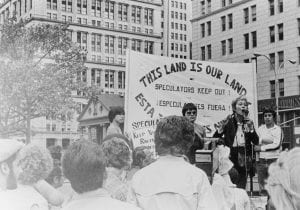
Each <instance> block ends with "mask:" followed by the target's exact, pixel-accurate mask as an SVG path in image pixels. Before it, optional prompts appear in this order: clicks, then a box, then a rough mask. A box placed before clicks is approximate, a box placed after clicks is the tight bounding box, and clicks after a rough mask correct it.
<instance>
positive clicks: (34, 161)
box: [13, 144, 53, 185]
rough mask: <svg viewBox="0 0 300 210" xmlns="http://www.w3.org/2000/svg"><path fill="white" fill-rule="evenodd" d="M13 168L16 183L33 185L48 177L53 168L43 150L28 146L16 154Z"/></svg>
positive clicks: (49, 158) (45, 151)
mask: <svg viewBox="0 0 300 210" xmlns="http://www.w3.org/2000/svg"><path fill="white" fill-rule="evenodd" d="M13 167H14V172H15V174H16V178H17V182H18V183H20V184H22V185H34V184H35V183H37V182H38V181H40V180H43V179H45V178H47V177H48V175H49V173H50V172H51V170H52V167H53V160H52V157H51V155H50V153H49V151H48V150H46V149H45V148H41V147H39V146H37V145H33V144H28V145H26V146H25V147H23V148H22V149H21V150H20V151H19V153H18V154H17V157H16V160H15V161H14V163H13Z"/></svg>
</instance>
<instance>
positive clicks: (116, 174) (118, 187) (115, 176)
mask: <svg viewBox="0 0 300 210" xmlns="http://www.w3.org/2000/svg"><path fill="white" fill-rule="evenodd" d="M124 174H125V175H126V173H125V171H124V170H120V169H117V168H113V167H107V168H106V175H107V178H106V180H105V181H104V183H103V188H105V189H106V190H107V191H108V192H109V193H110V194H111V197H112V198H115V199H118V200H120V201H126V199H127V195H128V190H129V186H128V184H127V182H126V180H125V177H126V176H124Z"/></svg>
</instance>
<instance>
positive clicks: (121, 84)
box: [118, 71, 125, 89]
mask: <svg viewBox="0 0 300 210" xmlns="http://www.w3.org/2000/svg"><path fill="white" fill-rule="evenodd" d="M118 88H119V89H125V72H124V71H119V72H118Z"/></svg>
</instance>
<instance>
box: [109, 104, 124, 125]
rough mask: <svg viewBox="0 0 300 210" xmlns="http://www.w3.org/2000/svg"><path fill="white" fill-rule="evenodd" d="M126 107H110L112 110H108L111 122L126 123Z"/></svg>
mask: <svg viewBox="0 0 300 210" xmlns="http://www.w3.org/2000/svg"><path fill="white" fill-rule="evenodd" d="M124 115H125V112H124V109H123V108H122V107H119V106H117V107H110V110H109V112H108V119H109V122H111V123H112V122H116V123H118V124H122V123H124Z"/></svg>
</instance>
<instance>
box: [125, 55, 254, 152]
mask: <svg viewBox="0 0 300 210" xmlns="http://www.w3.org/2000/svg"><path fill="white" fill-rule="evenodd" d="M126 67H127V68H126V70H127V75H126V96H125V97H126V98H125V114H126V117H125V118H126V120H125V132H127V133H128V134H129V135H130V137H131V138H132V139H133V143H134V146H135V147H137V146H149V147H150V146H151V147H152V148H153V147H154V136H153V134H154V131H155V127H156V124H157V123H158V121H159V119H160V118H161V117H164V116H168V115H178V116H182V112H181V110H182V107H183V106H184V104H185V103H194V104H195V105H196V106H197V108H198V111H197V112H198V117H197V121H196V122H197V123H198V124H200V125H203V126H206V127H207V128H208V129H207V130H206V131H207V134H208V136H211V135H212V134H213V132H214V131H215V129H214V126H213V125H214V123H216V122H218V121H220V120H222V119H224V118H225V117H226V116H227V115H228V114H231V113H232V108H231V102H232V100H233V99H235V98H236V97H238V96H239V95H246V97H247V99H248V100H249V101H250V102H251V103H252V104H251V105H250V107H249V116H250V118H251V119H253V120H254V122H255V123H257V100H256V80H255V78H256V71H255V69H254V68H253V67H254V65H253V64H252V63H247V64H246V63H220V62H208V61H200V60H185V59H177V58H169V57H161V56H154V55H148V54H143V53H137V52H134V51H128V52H127V66H126ZM256 125H257V124H256Z"/></svg>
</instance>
